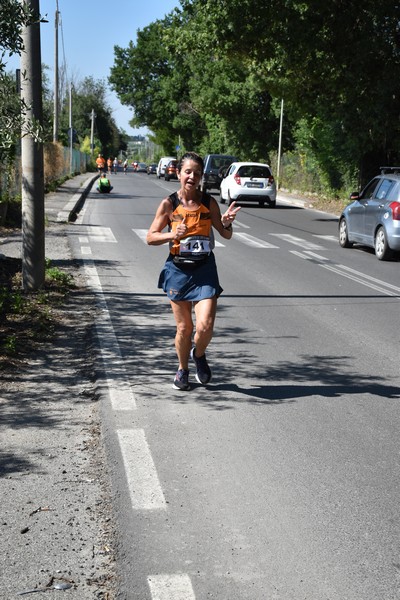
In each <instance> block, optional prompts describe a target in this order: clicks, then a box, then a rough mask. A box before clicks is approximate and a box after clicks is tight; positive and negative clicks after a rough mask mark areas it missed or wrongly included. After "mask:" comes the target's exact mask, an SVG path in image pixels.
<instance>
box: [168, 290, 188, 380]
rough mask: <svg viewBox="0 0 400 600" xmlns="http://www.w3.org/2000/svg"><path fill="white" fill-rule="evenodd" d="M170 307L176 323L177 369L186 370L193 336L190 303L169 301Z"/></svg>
mask: <svg viewBox="0 0 400 600" xmlns="http://www.w3.org/2000/svg"><path fill="white" fill-rule="evenodd" d="M171 307H172V312H173V314H174V317H175V323H176V335H175V348H176V353H177V355H178V360H179V368H180V369H188V368H189V356H190V350H191V348H192V334H193V319H192V303H191V302H187V301H184V300H182V301H179V302H175V301H173V300H171Z"/></svg>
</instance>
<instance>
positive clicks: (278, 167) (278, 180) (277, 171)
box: [276, 98, 283, 190]
mask: <svg viewBox="0 0 400 600" xmlns="http://www.w3.org/2000/svg"><path fill="white" fill-rule="evenodd" d="M282 124H283V98H282V100H281V116H280V120H279V145H278V165H277V167H276V189H277V190H279V184H280V171H281V153H282Z"/></svg>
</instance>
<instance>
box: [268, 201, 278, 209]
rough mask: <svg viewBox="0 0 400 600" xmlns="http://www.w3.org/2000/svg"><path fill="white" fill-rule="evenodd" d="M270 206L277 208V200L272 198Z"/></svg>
mask: <svg viewBox="0 0 400 600" xmlns="http://www.w3.org/2000/svg"><path fill="white" fill-rule="evenodd" d="M269 206H270V208H275V207H276V200H272V202H270V203H269Z"/></svg>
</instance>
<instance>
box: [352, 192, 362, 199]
mask: <svg viewBox="0 0 400 600" xmlns="http://www.w3.org/2000/svg"><path fill="white" fill-rule="evenodd" d="M359 198H360V194H359V192H352V193H351V194H350V200H358V199H359Z"/></svg>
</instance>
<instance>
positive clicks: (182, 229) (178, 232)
mask: <svg viewBox="0 0 400 600" xmlns="http://www.w3.org/2000/svg"><path fill="white" fill-rule="evenodd" d="M185 220H186V219H183V220H182V222H181V223H179V225H177V227H176V229H175V239H176V240H179V239H180V238H182V237H185V235H186V234H187V230H188V228H187V225H186V223H185Z"/></svg>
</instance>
